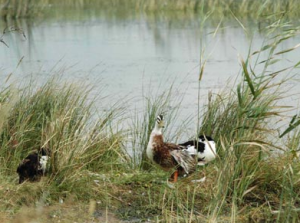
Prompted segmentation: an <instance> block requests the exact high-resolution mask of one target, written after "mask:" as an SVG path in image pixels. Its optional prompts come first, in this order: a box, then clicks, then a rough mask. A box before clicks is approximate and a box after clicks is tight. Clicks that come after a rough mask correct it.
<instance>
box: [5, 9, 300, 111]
mask: <svg viewBox="0 0 300 223" xmlns="http://www.w3.org/2000/svg"><path fill="white" fill-rule="evenodd" d="M202 22H203V21H202V20H201V17H200V16H197V15H188V14H175V15H174V14H173V15H171V16H170V15H168V14H151V15H146V14H142V13H136V14H132V15H122V14H118V13H116V12H99V11H97V10H93V9H89V10H64V11H57V10H54V9H53V11H52V12H51V10H50V14H49V15H48V16H46V17H45V18H44V19H42V18H41V19H35V20H20V21H18V22H17V23H16V22H9V23H5V22H4V21H2V22H1V23H0V24H1V27H5V26H7V25H9V26H18V27H21V28H22V29H23V30H24V32H25V34H26V36H27V37H26V38H24V37H22V36H21V35H19V34H18V33H16V32H14V33H9V34H6V35H5V36H4V40H5V41H6V43H7V44H8V45H9V48H7V47H5V46H4V45H2V46H0V47H1V51H0V61H1V62H0V71H1V78H2V79H3V80H4V77H5V75H8V74H9V73H10V72H13V78H14V81H15V82H17V83H18V82H21V80H24V79H28V78H29V77H30V76H31V77H34V78H35V79H38V80H39V81H43V80H46V79H48V77H49V76H51V75H54V74H55V73H60V72H61V73H64V76H63V77H64V78H66V79H70V80H74V81H80V82H87V83H92V84H93V85H95V90H94V92H93V94H99V93H100V92H101V94H104V95H110V97H109V98H110V100H111V98H115V99H116V100H117V99H118V98H124V96H127V98H132V99H133V100H130V104H129V105H128V108H130V109H136V108H138V109H139V108H142V104H141V100H142V96H143V95H146V96H147V95H149V93H148V92H152V94H156V93H160V92H163V91H164V90H166V89H168V88H170V86H171V85H172V84H173V85H174V86H175V87H174V89H175V94H177V95H184V100H183V103H182V110H183V114H184V116H189V115H191V114H196V112H197V91H198V76H199V70H200V67H199V65H200V56H201V53H200V52H201V49H202V50H204V53H203V54H202V55H203V56H204V58H207V59H208V60H207V63H206V66H205V73H204V76H203V80H202V81H201V103H203V102H205V101H206V100H207V93H208V91H212V92H219V91H220V90H221V89H224V88H225V86H226V84H227V82H228V80H229V79H231V86H232V85H233V82H234V80H235V79H236V77H237V76H238V74H239V72H240V65H239V62H238V55H242V56H243V57H244V58H245V57H246V55H247V53H248V50H249V45H250V42H251V38H252V37H253V42H252V45H253V49H255V50H257V49H259V48H260V47H261V46H262V43H263V41H264V38H265V36H264V34H262V33H260V32H259V31H258V24H257V23H255V22H251V21H245V27H246V28H247V33H248V34H246V33H245V31H244V30H243V29H242V28H241V26H240V25H239V24H238V23H237V22H236V21H235V20H226V21H224V22H223V23H222V25H221V26H220V27H221V29H220V30H219V31H218V32H217V34H216V35H213V32H214V31H215V29H216V27H217V26H218V21H207V22H206V23H204V26H203V28H201V23H202ZM299 42H300V38H299V37H295V38H292V39H290V40H288V41H287V42H285V43H284V44H283V45H282V49H287V48H290V47H293V46H294V45H296V44H297V43H299ZM279 50H280V48H279V49H278V51H279ZM299 55H300V53H299V50H298V51H295V52H292V53H291V54H289V57H288V60H287V59H284V60H283V62H281V63H279V64H277V65H276V66H278V67H279V68H280V67H282V68H283V67H285V66H286V65H291V64H293V63H295V62H297V60H299V58H300V57H299ZM23 57H24V58H23ZM21 58H23V60H22V62H21V63H20V65H19V67H17V65H18V63H19V61H20V59H21ZM16 67H17V68H16ZM276 69H277V67H275V66H274V70H276ZM293 84H294V85H297V83H293ZM145 92H146V93H145ZM99 107H100V108H101V109H104V108H102V107H101V104H99Z"/></svg>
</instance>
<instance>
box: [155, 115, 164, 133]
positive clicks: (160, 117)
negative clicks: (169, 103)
mask: <svg viewBox="0 0 300 223" xmlns="http://www.w3.org/2000/svg"><path fill="white" fill-rule="evenodd" d="M164 127H165V124H164V116H163V115H162V114H160V115H158V116H157V118H156V122H155V128H156V129H157V130H161V129H163V128H164Z"/></svg>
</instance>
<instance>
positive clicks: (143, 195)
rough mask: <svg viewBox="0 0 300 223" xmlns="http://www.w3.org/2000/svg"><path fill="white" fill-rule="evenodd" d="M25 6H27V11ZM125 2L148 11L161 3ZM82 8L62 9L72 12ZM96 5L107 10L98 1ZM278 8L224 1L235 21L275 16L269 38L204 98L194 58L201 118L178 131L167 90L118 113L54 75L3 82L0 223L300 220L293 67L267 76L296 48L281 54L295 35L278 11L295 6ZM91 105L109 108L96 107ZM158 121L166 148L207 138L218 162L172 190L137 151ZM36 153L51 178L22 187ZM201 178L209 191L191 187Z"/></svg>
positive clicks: (299, 133) (175, 105) (173, 96)
mask: <svg viewBox="0 0 300 223" xmlns="http://www.w3.org/2000/svg"><path fill="white" fill-rule="evenodd" d="M7 2H10V1H7ZM24 2H26V1H24ZM33 2H34V1H27V3H28V4H29V5H30V4H33ZM40 2H41V3H42V4H51V1H40ZM92 2H94V1H92ZM99 2H101V3H99ZM126 2H127V4H136V7H137V8H144V9H149V10H150V9H152V10H154V9H155V10H156V9H158V8H159V9H160V8H164V7H165V5H166V4H169V3H168V2H167V1H143V2H142V1H126ZM222 2H223V1H222ZM237 2H240V4H238V5H236V4H237ZM250 2H251V3H250ZM13 3H16V2H15V1H11V2H10V4H13ZM89 3H90V1H79V2H76V3H74V1H69V2H68V1H64V2H63V4H75V5H76V6H77V7H79V5H80V7H84V5H85V4H89ZM94 3H95V2H94ZM97 3H98V4H103V5H108V2H106V1H97ZM184 3H185V4H183V1H174V2H173V3H172V4H174V8H173V9H184V10H187V9H188V8H189V7H190V8H191V9H192V10H196V9H197V10H203V12H204V11H209V10H207V8H209V9H212V10H218V9H220V5H222V4H223V3H220V2H219V1H205V3H204V1H185V2H184ZM269 3H270V5H269ZM271 3H272V4H271ZM285 3H286V4H282V1H280V2H279V1H275V2H274V1H273V2H271V1H267V2H266V3H265V4H262V3H261V1H230V2H229V3H228V6H232V10H229V11H227V13H228V14H231V13H233V12H234V13H233V14H234V16H238V15H239V14H238V13H240V14H243V13H245V11H247V12H248V13H258V14H256V16H259V15H261V14H262V13H265V14H269V13H275V14H273V15H272V16H269V17H267V18H268V19H269V21H268V22H266V23H267V25H266V26H265V27H263V28H262V29H264V32H265V33H266V38H265V41H264V42H263V43H262V45H261V46H260V47H259V48H258V49H257V48H253V47H252V46H251V45H250V46H249V53H248V55H247V56H246V57H244V58H242V57H239V59H237V61H236V63H237V64H239V66H240V68H241V69H240V73H238V74H236V75H237V76H238V77H239V78H238V79H237V83H232V82H231V83H229V86H224V89H222V91H220V92H216V91H212V92H211V93H210V94H209V95H208V96H207V95H202V94H201V91H202V85H201V81H202V79H203V77H204V76H205V75H206V69H205V66H206V61H207V59H208V58H205V56H203V57H201V61H200V71H199V76H195V81H197V82H198V83H199V85H198V100H199V101H198V106H196V107H195V108H194V109H195V111H197V114H196V116H195V117H189V118H186V119H185V120H186V121H185V122H182V123H180V125H179V126H176V127H174V126H173V125H172V124H173V123H174V121H175V120H176V119H178V118H179V117H180V116H181V115H182V114H181V113H180V107H181V105H182V101H183V100H184V97H183V98H182V97H181V96H180V95H179V96H178V94H177V92H178V91H177V89H176V88H175V89H174V86H166V88H165V89H164V91H163V92H162V93H161V94H152V93H150V92H151V91H149V93H148V94H144V98H143V100H144V101H143V108H142V110H141V111H140V110H138V111H132V110H129V109H128V108H127V106H126V101H127V100H131V99H128V98H122V100H115V99H114V98H112V99H110V100H109V102H110V103H108V104H105V103H104V101H107V100H104V98H105V97H106V96H105V95H101V94H98V95H97V96H96V97H94V96H93V95H94V94H91V92H92V91H93V87H92V86H90V85H84V84H79V83H70V82H65V81H64V80H63V79H61V76H60V75H62V74H58V75H57V74H53V76H54V77H50V78H48V80H47V81H45V83H43V84H40V83H38V84H36V83H35V82H33V81H29V82H28V83H27V84H23V85H20V86H19V85H16V84H14V83H12V81H11V78H12V77H13V74H11V75H9V76H7V77H5V78H2V79H3V81H1V83H2V85H1V90H0V148H1V149H0V178H1V181H0V203H1V204H0V221H1V222H30V221H33V220H36V221H40V222H58V221H61V222H75V221H76V222H93V221H94V222H97V221H100V222H122V221H123V222H126V221H127V222H145V221H150V222H298V221H299V218H300V214H299V210H300V206H299V203H300V197H299V196H300V180H299V173H300V162H299V157H298V152H299V144H300V130H299V127H298V126H299V124H300V121H299V116H298V114H297V109H299V108H298V107H297V106H294V105H293V106H287V105H285V104H283V103H282V102H283V99H284V98H287V97H291V95H290V94H291V92H292V91H291V89H290V87H289V86H290V85H289V84H290V83H291V82H295V81H298V80H297V75H298V74H299V66H300V63H299V62H298V61H296V62H295V63H293V64H290V65H289V66H287V67H280V66H279V67H275V68H276V69H275V68H274V65H276V64H277V63H279V62H280V60H283V59H284V58H282V57H281V56H282V55H287V58H288V55H289V53H291V52H293V51H296V50H299V49H298V47H299V45H295V46H294V47H291V48H286V49H284V50H282V48H281V46H282V45H283V44H284V43H285V41H287V40H288V39H290V38H294V37H295V36H297V35H299V31H300V30H299V28H298V27H297V26H294V25H291V23H289V22H287V21H288V20H287V19H286V17H285V15H284V13H279V12H281V10H287V9H288V10H289V9H291V10H290V12H291V13H290V15H296V14H297V12H296V11H295V10H293V9H295V8H297V7H298V6H297V5H298V4H299V3H298V1H288V2H285ZM111 4H124V2H123V1H111ZM182 5H184V6H182ZM10 6H12V5H10ZM150 6H151V7H150ZM32 7H37V6H36V5H35V6H33V5H32ZM107 7H108V6H107ZM282 7H283V8H282ZM171 8H172V7H171ZM222 8H223V7H222ZM225 8H226V7H225ZM255 8H256V10H254V9H255ZM257 8H259V9H261V10H257ZM268 10H270V11H268ZM236 12H238V13H236ZM298 12H299V11H298ZM259 13H260V14H259ZM277 13H278V14H277ZM24 15H25V14H24ZM231 15H232V14H231ZM16 17H17V16H16ZM260 18H262V17H260ZM235 19H236V20H237V21H239V20H238V17H235ZM239 22H240V21H239ZM242 25H243V24H242V23H241V26H242ZM217 32H218V28H217V27H216V30H215V33H217ZM201 50H203V48H202V49H201ZM201 52H202V53H203V55H205V53H206V52H204V50H203V51H201ZM202 97H208V98H207V103H206V104H204V105H202V103H200V98H202ZM99 103H101V104H102V103H104V104H102V107H105V108H106V109H105V110H100V109H98V108H97V105H99ZM166 111H167V112H166ZM162 112H163V113H166V118H167V121H166V124H167V125H166V127H167V128H166V130H165V133H164V136H165V138H166V140H167V141H172V142H179V140H180V139H182V136H184V137H186V135H189V136H190V137H193V136H195V135H197V134H198V133H204V134H207V135H212V136H213V137H214V139H215V141H216V142H217V148H218V150H217V152H218V158H217V159H216V160H215V161H214V162H212V163H210V164H209V165H207V166H205V167H199V169H198V170H197V172H196V173H195V174H193V175H191V176H189V177H188V178H183V179H181V180H180V181H179V182H178V183H177V185H176V187H175V189H170V188H169V187H168V186H167V184H166V183H165V181H166V179H167V178H168V177H169V175H170V173H165V172H163V171H161V170H160V169H158V168H156V167H155V166H153V165H152V164H151V163H149V161H148V160H147V159H145V156H144V154H143V152H144V150H145V148H146V146H147V142H148V138H149V135H150V132H151V130H152V128H153V126H154V122H155V118H156V116H157V114H159V113H162ZM187 126H189V128H187ZM42 146H47V147H49V148H51V157H50V161H51V162H50V166H49V172H48V175H47V176H45V177H42V179H41V180H40V181H39V182H36V183H30V182H25V183H23V184H20V185H18V184H17V181H18V179H17V178H18V177H17V174H16V168H17V166H18V164H19V162H20V160H21V159H23V158H24V157H26V155H27V154H28V153H30V152H32V151H33V150H35V149H36V148H39V147H42ZM203 175H205V176H206V177H207V180H206V182H204V183H191V180H194V179H199V178H201V177H203Z"/></svg>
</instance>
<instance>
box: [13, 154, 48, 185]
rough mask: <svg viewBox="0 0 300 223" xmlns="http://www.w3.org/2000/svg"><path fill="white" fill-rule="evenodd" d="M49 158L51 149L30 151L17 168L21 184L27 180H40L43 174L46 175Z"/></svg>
mask: <svg viewBox="0 0 300 223" xmlns="http://www.w3.org/2000/svg"><path fill="white" fill-rule="evenodd" d="M48 159H49V150H48V149H46V148H41V149H39V150H38V151H37V152H32V153H30V154H29V155H28V156H27V157H26V158H25V159H23V160H22V161H21V163H20V164H19V166H18V168H17V173H18V175H19V184H21V183H23V182H24V181H25V180H29V181H30V182H35V181H39V180H40V179H41V176H43V175H45V173H46V168H47V163H48Z"/></svg>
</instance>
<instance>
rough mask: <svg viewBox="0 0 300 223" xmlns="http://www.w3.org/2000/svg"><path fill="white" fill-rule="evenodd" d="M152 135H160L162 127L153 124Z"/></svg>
mask: <svg viewBox="0 0 300 223" xmlns="http://www.w3.org/2000/svg"><path fill="white" fill-rule="evenodd" d="M151 134H152V135H162V128H160V127H158V125H157V124H155V126H154V129H153V130H152V133H151Z"/></svg>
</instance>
